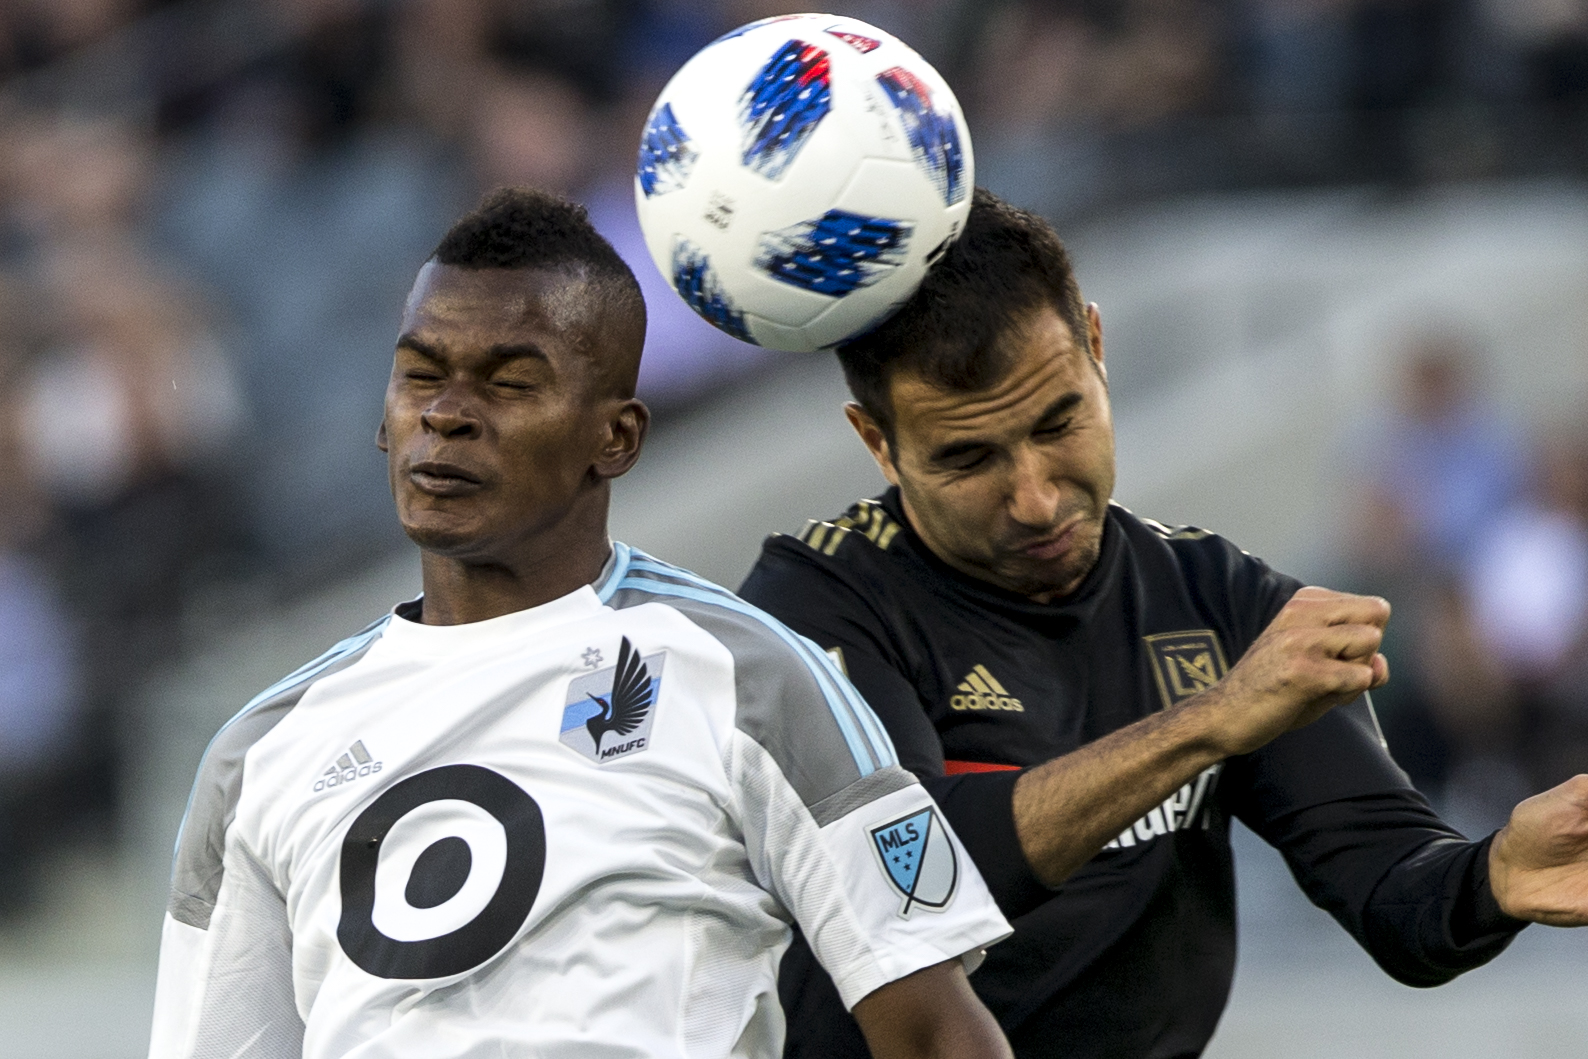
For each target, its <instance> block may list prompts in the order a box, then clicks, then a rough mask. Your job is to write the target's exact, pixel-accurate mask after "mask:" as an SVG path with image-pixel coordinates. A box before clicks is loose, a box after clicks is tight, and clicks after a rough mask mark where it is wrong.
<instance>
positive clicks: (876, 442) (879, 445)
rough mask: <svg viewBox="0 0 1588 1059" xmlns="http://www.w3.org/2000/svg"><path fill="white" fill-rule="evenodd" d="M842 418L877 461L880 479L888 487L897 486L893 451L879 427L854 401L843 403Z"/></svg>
mask: <svg viewBox="0 0 1588 1059" xmlns="http://www.w3.org/2000/svg"><path fill="white" fill-rule="evenodd" d="M844 417H845V418H847V419H848V420H849V425H850V426H852V427H854V428H855V433H856V434H859V435H860V440H861V442H862V443H863V444H864V445H865V446H866V451H867V452H869V453H871V458H872V459H874V460H876V461H877V469H878V470H880V471H881V472H882V477H884V478H886V479H887V480H888V484H889V485H898V484H899V476H898V472H897V471H896V470H894V468H893V450H892V449H891V448H890V447H889V445H888V435H887V433H886V432H885V431H884V430H883V429H882V427H881V425H880V424H879V423H878V422H877V421H876V420H875V419H873V418H871V413H869V412H867V411H866V410H865V409H864V408H862V407H860V405H858V404H856V403H855V402H854V401H849V402H847V403H845V405H844Z"/></svg>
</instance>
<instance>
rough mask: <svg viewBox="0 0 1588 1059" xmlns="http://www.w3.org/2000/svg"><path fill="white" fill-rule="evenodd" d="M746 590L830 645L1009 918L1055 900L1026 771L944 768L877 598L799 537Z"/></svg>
mask: <svg viewBox="0 0 1588 1059" xmlns="http://www.w3.org/2000/svg"><path fill="white" fill-rule="evenodd" d="M740 592H741V593H743V594H744V596H745V598H746V599H748V600H749V601H750V602H752V603H755V604H756V605H757V606H760V607H764V608H765V609H767V610H768V611H770V612H771V613H772V614H773V615H775V616H776V617H777V618H779V619H780V620H782V621H784V622H786V623H787V624H788V625H789V626H790V627H792V628H793V629H794V630H795V631H796V632H798V633H800V634H801V635H803V636H806V637H808V638H809V639H811V640H812V641H813V642H815V643H816V644H817V645H819V646H820V647H822V648H823V649H824V650H826V651H827V652H828V653H829V654H830V655H831V656H832V657H834V658H835V659H836V660H837V661H838V662H839V664H841V665H842V666H843V668H844V672H845V673H846V675H847V676H848V677H849V679H850V680H851V681H853V683H854V685H855V687H856V688H858V689H859V691H860V693H861V695H863V696H864V697H865V700H866V702H868V703H869V704H870V705H871V707H872V709H873V710H874V711H875V713H876V715H877V718H878V719H879V720H880V721H881V722H882V726H883V727H884V728H885V729H886V730H887V733H888V736H889V737H890V738H891V739H892V741H893V744H894V746H895V747H896V748H897V751H898V757H899V763H900V765H901V766H903V767H904V768H905V769H907V770H908V771H910V772H911V773H913V774H914V775H916V776H917V777H918V778H920V779H921V781H922V782H923V783H924V784H925V785H926V787H927V789H928V790H929V791H930V792H931V794H932V797H933V798H934V799H935V800H936V801H937V804H938V805H939V806H940V807H941V808H942V810H943V813H944V815H945V816H946V817H947V818H948V820H949V822H950V823H951V824H954V825H957V826H958V828H959V830H960V831H961V832H962V833H963V835H964V839H965V845H966V847H967V851H968V852H969V854H970V857H971V860H972V861H973V862H974V863H975V865H976V867H977V868H978V869H979V871H980V872H981V875H982V878H983V880H984V881H985V882H986V884H987V886H988V889H989V890H990V891H991V892H992V895H993V897H994V899H996V900H997V902H998V907H999V908H1001V909H1002V910H1003V912H1004V914H1005V915H1006V916H1009V917H1011V918H1013V917H1018V916H1021V915H1024V914H1025V913H1027V912H1029V911H1031V910H1032V909H1034V908H1036V907H1038V906H1039V905H1041V904H1043V903H1045V902H1046V901H1048V900H1049V899H1051V898H1052V896H1053V891H1052V890H1050V889H1049V888H1048V887H1046V886H1044V885H1043V883H1042V881H1041V880H1040V879H1038V878H1037V877H1036V875H1035V874H1034V873H1033V872H1032V870H1031V865H1030V864H1029V862H1027V860H1026V856H1025V852H1024V850H1023V849H1022V848H1021V846H1020V839H1019V836H1018V834H1017V833H1016V831H1015V823H1014V788H1015V783H1016V781H1017V780H1019V778H1020V775H1021V773H1020V772H1019V771H1015V770H1011V771H1004V772H982V773H967V774H961V775H957V776H948V775H945V774H944V764H943V742H942V739H941V738H940V737H939V736H938V734H937V729H936V728H935V727H933V725H932V720H931V718H930V717H929V716H928V714H927V712H926V709H925V707H924V706H923V705H922V703H921V700H920V696H919V695H918V694H917V693H916V690H915V684H914V682H913V681H912V680H911V679H910V677H909V675H908V672H907V669H906V666H905V663H904V661H903V659H902V658H901V657H900V656H899V654H898V652H897V651H896V650H895V649H894V648H893V646H892V644H891V642H890V639H889V637H888V634H887V631H886V628H887V627H886V623H885V622H884V620H883V618H882V616H881V615H880V614H879V613H878V612H877V610H876V608H875V604H874V601H872V600H870V599H868V598H866V595H865V593H864V592H862V591H861V590H860V589H859V588H857V587H856V586H854V585H853V584H851V583H850V582H849V581H848V580H847V579H845V578H843V577H841V576H839V575H838V574H837V573H835V572H834V571H833V570H831V569H830V568H828V567H827V566H826V565H824V564H822V563H821V562H820V561H818V560H817V559H815V558H814V553H813V552H812V551H811V549H809V548H807V547H805V546H804V545H803V544H800V543H798V542H797V541H795V540H794V539H793V538H780V537H774V538H772V539H771V540H769V541H768V542H767V546H766V548H765V550H764V551H763V552H762V554H761V558H760V560H759V561H758V562H757V563H756V565H755V568H754V569H752V570H751V571H750V574H749V576H748V577H747V578H746V579H745V582H744V584H743V585H742V586H741V587H740Z"/></svg>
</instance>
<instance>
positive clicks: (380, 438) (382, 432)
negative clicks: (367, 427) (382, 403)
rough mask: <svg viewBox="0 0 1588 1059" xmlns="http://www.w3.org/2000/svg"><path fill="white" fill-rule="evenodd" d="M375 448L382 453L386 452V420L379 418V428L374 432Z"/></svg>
mask: <svg viewBox="0 0 1588 1059" xmlns="http://www.w3.org/2000/svg"><path fill="white" fill-rule="evenodd" d="M375 447H376V448H377V449H380V450H381V451H382V452H385V451H387V443H386V418H385V417H384V416H382V417H381V421H380V426H379V427H378V428H376V430H375Z"/></svg>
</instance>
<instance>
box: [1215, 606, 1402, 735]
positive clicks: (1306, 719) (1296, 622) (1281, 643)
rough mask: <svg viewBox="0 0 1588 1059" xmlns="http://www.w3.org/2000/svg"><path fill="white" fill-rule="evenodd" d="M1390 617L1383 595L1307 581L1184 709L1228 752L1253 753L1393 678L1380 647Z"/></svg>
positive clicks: (1388, 607)
mask: <svg viewBox="0 0 1588 1059" xmlns="http://www.w3.org/2000/svg"><path fill="white" fill-rule="evenodd" d="M1389 616H1390V605H1389V603H1388V602H1387V601H1385V600H1383V599H1380V598H1378V597H1377V596H1354V595H1351V594H1349V593H1346V592H1334V591H1331V590H1330V589H1327V588H1317V587H1312V586H1309V587H1307V588H1303V589H1301V590H1299V591H1298V592H1297V593H1296V594H1295V596H1293V597H1292V598H1291V600H1290V602H1289V603H1287V604H1285V607H1284V609H1283V610H1281V611H1280V612H1279V613H1278V614H1277V615H1275V616H1274V620H1273V621H1272V622H1270V623H1269V625H1268V628H1267V629H1265V630H1263V634H1262V635H1261V636H1259V637H1258V638H1257V640H1256V642H1255V643H1253V644H1252V646H1251V647H1250V648H1249V649H1248V650H1247V652H1246V654H1245V655H1244V656H1243V657H1242V658H1241V660H1240V662H1238V663H1237V664H1236V666H1235V668H1234V669H1232V670H1230V672H1229V675H1228V676H1226V677H1225V678H1224V679H1223V680H1221V681H1219V682H1218V683H1217V684H1215V685H1214V686H1213V687H1211V688H1209V689H1208V690H1207V691H1204V692H1202V693H1201V694H1199V695H1196V696H1194V697H1192V698H1191V699H1188V700H1186V703H1185V708H1186V710H1187V711H1188V712H1192V711H1195V713H1196V714H1197V715H1198V716H1199V717H1200V718H1201V719H1202V720H1204V721H1205V722H1206V723H1207V724H1208V726H1209V738H1211V739H1212V740H1213V741H1214V742H1215V743H1216V744H1217V745H1218V746H1219V747H1220V749H1221V750H1222V752H1223V753H1224V754H1225V756H1234V755H1236V754H1248V753H1251V752H1252V751H1253V750H1256V749H1257V748H1258V747H1261V746H1263V745H1265V744H1266V743H1268V742H1269V740H1271V739H1273V738H1274V737H1275V736H1279V735H1283V734H1284V733H1285V732H1288V731H1290V730H1291V729H1293V728H1300V727H1302V726H1303V725H1307V724H1311V723H1312V722H1313V721H1315V720H1317V719H1318V718H1319V717H1322V716H1323V715H1324V714H1325V713H1327V712H1329V711H1330V710H1332V709H1334V708H1335V707H1336V706H1341V705H1344V704H1345V703H1347V702H1350V701H1351V700H1352V699H1355V698H1356V697H1357V696H1358V695H1360V694H1362V693H1363V692H1364V691H1369V690H1371V689H1373V688H1377V687H1380V686H1382V685H1383V684H1384V682H1385V681H1387V680H1389V663H1388V662H1386V661H1385V660H1384V656H1383V655H1381V654H1379V653H1378V649H1379V645H1380V644H1381V643H1382V642H1383V639H1384V624H1385V623H1386V622H1387V621H1389Z"/></svg>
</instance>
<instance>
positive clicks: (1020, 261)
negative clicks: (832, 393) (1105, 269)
mask: <svg viewBox="0 0 1588 1059" xmlns="http://www.w3.org/2000/svg"><path fill="white" fill-rule="evenodd" d="M1045 305H1051V306H1052V307H1053V308H1054V309H1055V310H1057V311H1058V313H1059V316H1060V317H1061V318H1062V319H1063V320H1064V322H1065V324H1067V325H1068V326H1069V328H1070V334H1071V335H1072V336H1073V337H1074V339H1075V341H1076V343H1077V344H1078V345H1084V343H1085V342H1086V336H1087V332H1088V327H1087V319H1086V306H1085V304H1084V303H1083V302H1082V301H1081V288H1080V285H1079V284H1078V283H1077V282H1076V280H1075V271H1074V269H1073V268H1071V266H1070V255H1069V253H1068V252H1067V251H1066V250H1065V249H1064V243H1063V241H1061V240H1060V239H1059V236H1058V233H1057V232H1055V231H1054V230H1053V226H1052V225H1050V224H1048V222H1047V221H1045V220H1043V219H1042V218H1041V217H1038V216H1037V215H1036V214H1034V213H1031V212H1029V211H1027V210H1022V209H1018V208H1016V207H1014V206H1011V205H1009V203H1007V202H1004V201H1003V200H1002V199H1000V198H999V197H998V196H996V195H994V194H993V193H992V192H990V191H988V190H987V189H986V188H977V189H976V192H975V195H974V196H973V198H972V199H971V207H970V215H969V216H968V217H967V218H966V221H965V231H964V232H963V233H961V235H960V237H959V239H958V241H957V242H955V243H954V245H953V246H951V247H950V248H949V249H948V250H947V251H946V252H945V253H944V254H943V256H942V257H941V258H940V259H939V260H938V261H937V263H936V264H934V265H933V266H932V268H931V270H930V271H929V272H927V274H926V279H925V280H924V281H923V282H922V284H921V286H920V288H919V289H918V290H917V291H916V292H915V294H914V296H912V297H911V298H910V300H909V301H907V302H905V303H904V306H903V307H902V308H900V309H899V311H898V312H897V313H895V314H894V315H893V316H892V317H890V318H889V319H888V320H887V321H885V322H884V323H883V324H881V325H880V326H879V327H876V328H874V329H873V330H871V331H868V332H867V333H865V334H863V335H860V336H859V337H857V338H853V339H851V340H849V341H848V342H845V343H843V344H842V345H840V346H839V347H838V360H839V363H841V364H842V365H843V369H844V378H845V379H846V380H847V381H848V383H849V392H850V393H852V394H854V397H855V400H856V401H857V402H858V403H859V404H860V407H862V408H864V409H865V410H866V413H867V414H868V415H870V416H871V417H872V418H873V419H875V420H876V421H877V424H878V425H879V426H880V427H882V430H883V433H884V434H886V435H887V436H888V439H889V441H892V439H893V404H892V401H891V400H890V394H889V389H890V386H891V384H892V380H893V376H894V375H895V373H897V372H900V371H908V372H911V373H913V374H916V375H919V376H920V377H921V378H922V379H924V380H925V381H927V382H929V383H932V384H933V385H935V386H940V387H943V388H944V389H948V390H960V391H964V392H967V393H969V392H974V391H976V390H982V389H986V388H987V387H988V386H991V385H993V384H994V383H996V382H997V381H998V380H999V379H1001V378H1002V377H1003V376H1004V373H1005V372H1007V371H1008V370H1009V366H1010V357H1009V352H1008V348H1007V345H1006V343H1005V342H1004V341H1003V339H1004V338H1005V337H1006V335H1007V334H1008V332H1009V331H1010V329H1011V328H1013V327H1016V326H1019V325H1020V324H1021V323H1022V322H1023V321H1024V319H1025V318H1026V317H1027V316H1028V315H1029V314H1030V313H1031V312H1032V311H1034V310H1036V309H1039V308H1041V307H1042V306H1045Z"/></svg>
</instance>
